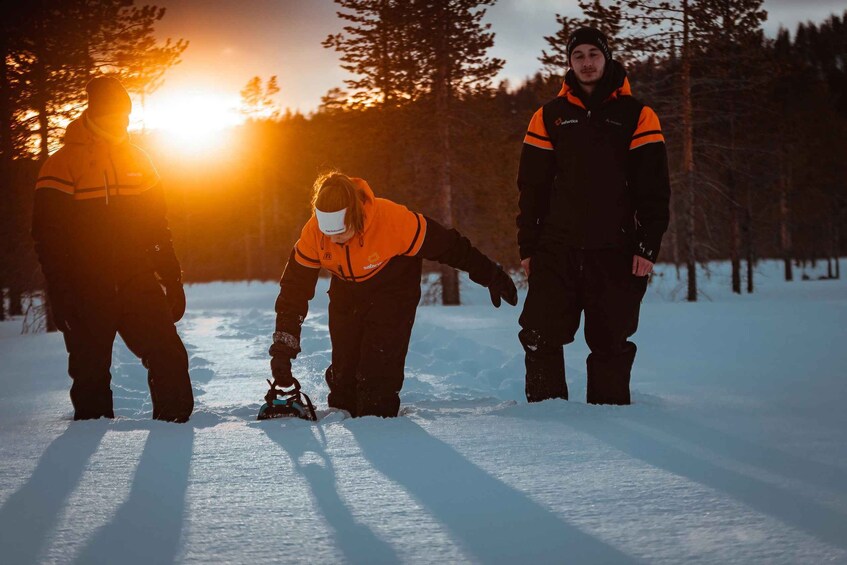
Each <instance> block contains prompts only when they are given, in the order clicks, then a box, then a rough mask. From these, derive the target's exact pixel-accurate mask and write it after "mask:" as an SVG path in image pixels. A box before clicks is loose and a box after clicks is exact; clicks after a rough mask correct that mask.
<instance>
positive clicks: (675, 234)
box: [670, 206, 682, 281]
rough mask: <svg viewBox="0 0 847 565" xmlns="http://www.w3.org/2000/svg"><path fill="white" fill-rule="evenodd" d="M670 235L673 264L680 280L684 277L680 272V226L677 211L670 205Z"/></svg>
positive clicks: (677, 278)
mask: <svg viewBox="0 0 847 565" xmlns="http://www.w3.org/2000/svg"><path fill="white" fill-rule="evenodd" d="M670 215H671V217H670V226H671V230H670V232H671V233H670V236H671V254H672V255H673V266H674V268H675V269H676V280H677V281H679V280H680V279H681V278H682V277H681V276H680V273H679V231H678V230H679V226H678V225H677V222H676V212H675V211H674V207H673V206H671V207H670Z"/></svg>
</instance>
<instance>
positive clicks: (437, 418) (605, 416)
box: [0, 263, 847, 564]
mask: <svg viewBox="0 0 847 565" xmlns="http://www.w3.org/2000/svg"><path fill="white" fill-rule="evenodd" d="M662 271H663V275H662V276H659V277H656V278H655V279H654V282H653V284H651V286H650V289H649V290H648V294H647V297H646V298H645V304H644V307H643V309H642V317H641V327H640V330H639V332H638V334H637V335H636V338H635V340H636V342H637V343H638V345H639V355H638V358H637V360H636V366H635V369H634V371H633V397H634V402H635V403H634V404H633V405H632V406H629V407H610V406H590V405H587V404H585V401H584V399H585V362H584V359H585V356H586V355H587V353H588V351H587V348H586V346H585V344H584V342H583V341H582V336H581V335H580V336H578V337H577V341H576V342H575V343H574V344H572V345H569V346H568V347H567V348H566V363H567V370H568V375H569V385H570V389H571V396H572V399H573V400H572V401H570V402H564V401H547V402H544V403H540V404H535V405H528V404H526V402H525V401H524V399H523V356H522V351H521V348H520V345H519V343H518V341H517V337H516V333H517V317H518V314H519V309H518V308H509V307H504V308H501V309H499V310H496V309H494V308H492V307H491V305H490V304H488V303H487V293H486V291H485V290H484V289H479V288H477V287H475V286H474V285H472V283H470V282H468V281H467V280H465V281H464V282H463V289H464V293H465V294H464V296H465V298H466V300H467V301H468V302H469V305H467V306H462V307H452V308H451V307H435V306H426V307H421V308H420V309H419V312H418V318H417V322H416V325H415V330H414V334H413V338H412V344H411V347H410V352H409V355H408V358H407V369H406V374H407V377H406V383H405V387H404V389H403V395H402V399H403V405H404V409H403V410H404V413H405V416H404V417H400V418H397V419H393V420H382V419H377V418H362V419H356V420H353V419H344V418H343V417H342V415H341V414H340V413H333V412H330V413H327V411H326V410H325V408H326V405H325V402H326V393H327V389H326V385H325V383H324V382H323V371H324V369H325V368H326V366H327V364H328V362H329V355H330V354H329V338H328V334H327V326H326V321H327V314H326V301H327V298H326V294H325V292H322V291H323V290H325V287H326V281H325V280H322V281H321V282H320V283H319V284H320V285H322V286H321V289H320V290H321V291H320V292H318V293H317V297H316V299H315V300H314V301H313V303H312V307H311V313H310V315H309V317H308V319H307V321H306V324H305V327H304V332H303V350H304V353H303V354H302V355H301V356H300V358H298V359H297V360H296V361H295V364H294V365H295V371H296V373H297V374H298V375H299V376H300V377H301V381H302V382H303V385H304V390H305V391H307V392H308V393H309V394H310V395H311V396H312V398H313V399H314V400H315V401H316V402H317V403H318V404H319V408H322V409H323V410H322V413H323V414H325V418H324V419H323V420H322V421H321V422H319V423H318V424H311V423H309V422H305V421H301V420H273V421H267V422H261V423H260V422H256V421H255V415H256V413H257V410H258V408H259V405H260V402H261V398H262V396H263V395H264V393H265V391H266V384H265V382H264V378H265V377H266V376H267V372H268V371H267V367H268V358H267V354H266V350H267V347H268V345H269V336H270V333H271V331H272V328H273V312H272V308H273V302H274V298H275V296H276V293H277V287H276V285H274V284H225V283H215V284H206V285H197V286H193V287H190V288H189V289H188V305H189V311H188V313H187V314H186V317H185V320H184V321H183V322H181V323H180V324H179V329H180V333H181V334H182V336H183V337H184V339H185V342H186V345H187V347H188V348H189V351H190V355H191V374H192V378H193V382H194V386H195V391H196V397H197V410H196V412H195V415H194V417H193V418H192V420H191V422H190V423H189V424H187V425H176V424H166V423H161V422H152V421H150V420H149V417H150V403H149V394H148V391H147V387H146V379H145V371H144V369H143V367H142V366H141V365H140V363H139V362H138V360H136V359H135V358H134V357H133V356H132V355H131V354H130V353H129V351H128V350H127V349H126V348H125V346H124V345H123V344H121V343H116V345H115V348H114V360H113V367H112V374H113V389H114V392H115V408H116V413H117V415H118V418H117V419H116V420H114V421H105V420H101V421H94V422H79V423H73V422H71V420H70V419H71V407H70V401H69V399H68V394H67V390H68V386H69V379H68V378H67V376H66V372H65V362H66V354H65V350H64V346H63V343H62V339H61V336H59V335H55V334H54V335H43V334H42V335H19V333H20V327H21V322H20V320H14V321H11V322H5V323H2V324H0V356H1V358H2V364H0V563H4V564H25V563H83V564H89V563H144V564H148V563H157V564H158V563H171V562H179V563H256V562H317V563H332V562H352V563H392V562H427V563H428V562H439V563H448V562H482V563H524V562H537V563H564V562H567V563H637V562H649V563H681V562H695V563H696V562H702V563H768V564H771V563H828V562H834V563H847V442H845V439H846V438H845V430H847V410H844V405H845V403H846V402H847V340H845V329H844V323H845V320H847V281H845V280H841V281H829V280H826V281H819V280H812V281H796V282H793V283H785V282H783V281H782V280H781V276H780V275H781V271H780V266H779V264H776V263H764V264H762V265H761V266H760V268H759V273H758V279H757V283H758V284H759V289H758V291H757V292H756V293H755V294H753V295H746V296H734V295H732V294H731V293H730V292H729V289H728V286H729V284H728V281H727V274H726V267H725V266H724V265H719V266H714V267H713V271H712V273H711V278H710V279H706V277H705V275H704V276H703V277H701V284H702V286H703V290H704V296H703V298H702V300H701V301H700V302H697V303H694V304H689V303H685V302H680V300H681V299H682V297H683V293H684V285H683V284H682V283H680V282H678V281H677V280H676V276H675V274H674V272H673V270H672V269H670V268H668V267H663V268H662ZM683 275H684V273H683Z"/></svg>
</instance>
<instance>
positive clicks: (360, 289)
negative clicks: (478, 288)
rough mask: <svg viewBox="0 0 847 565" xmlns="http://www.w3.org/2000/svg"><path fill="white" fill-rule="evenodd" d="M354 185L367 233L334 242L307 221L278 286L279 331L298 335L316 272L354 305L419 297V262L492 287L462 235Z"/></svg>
mask: <svg viewBox="0 0 847 565" xmlns="http://www.w3.org/2000/svg"><path fill="white" fill-rule="evenodd" d="M352 180H353V183H354V184H355V185H356V189H357V191H358V193H359V195H360V198H361V199H362V202H363V210H364V229H363V230H362V232H361V233H357V234H356V235H354V236H353V238H352V239H350V240H349V241H348V242H347V243H345V244H337V243H333V242H332V240H330V238H329V237H327V236H326V235H324V234H323V233H322V232H321V231H320V229H318V222H317V219H316V218H315V216H314V214H313V215H312V217H311V218H310V219H309V221H308V222H306V225H305V226H304V227H303V231H302V232H301V234H300V239H299V240H298V241H297V243H296V244H295V245H294V249H293V250H292V252H291V256H290V258H289V260H288V264H287V265H286V266H285V271H284V272H283V275H282V279H281V280H280V293H279V296H278V298H277V301H276V312H277V323H276V329H277V331H282V332H286V333H289V334H291V335H294V336H295V337H299V335H300V324H301V323H302V322H303V320H304V319H305V317H306V313H307V312H308V302H309V300H311V299H312V297H313V296H314V294H315V284H316V283H317V279H318V272H319V271H320V269H321V268H323V269H326V270H327V271H329V273H330V274H331V275H332V282H331V283H330V296H331V298H332V299H333V300H339V301H346V302H350V303H351V306H353V304H352V303H354V302H357V301H361V300H368V299H369V297H371V296H372V295H373V294H376V293H379V294H383V295H391V296H398V295H413V294H416V295H418V296H419V295H420V276H421V263H422V259H430V260H433V261H438V262H440V263H443V264H446V265H449V266H451V267H453V268H456V269H460V270H462V271H466V272H468V273H469V274H470V278H471V280H473V281H474V282H476V283H478V284H481V285H483V286H487V285H488V283H490V282H491V280H492V278H493V277H494V274H495V271H496V269H497V266H496V264H495V263H494V262H493V261H491V260H490V259H489V258H488V257H486V256H485V255H483V254H482V253H481V252H480V251H479V250H477V249H476V248H475V247H473V246H472V245H471V243H470V241H469V240H468V239H467V238H466V237H464V236H462V235H461V234H460V233H459V232H457V231H456V230H455V229H447V228H445V227H444V226H442V225H441V224H439V223H438V222H436V221H435V220H432V219H431V218H428V217H426V216H424V215H423V214H418V213H415V212H412V211H410V210H409V209H408V208H406V207H405V206H402V205H400V204H396V203H394V202H392V201H390V200H386V199H384V198H376V197H375V196H374V193H373V191H372V190H371V188H370V186H368V184H367V182H365V181H364V180H362V179H357V178H354V179H352Z"/></svg>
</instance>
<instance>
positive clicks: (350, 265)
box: [344, 245, 356, 282]
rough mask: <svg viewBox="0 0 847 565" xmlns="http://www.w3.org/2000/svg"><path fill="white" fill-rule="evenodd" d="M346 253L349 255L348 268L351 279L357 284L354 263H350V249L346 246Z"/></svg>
mask: <svg viewBox="0 0 847 565" xmlns="http://www.w3.org/2000/svg"><path fill="white" fill-rule="evenodd" d="M344 251H345V252H346V253H347V267H348V268H349V269H350V278H351V279H352V280H353V282H356V277H355V276H354V275H353V263H352V262H351V261H350V248H349V247H347V246H346V245H345V246H344Z"/></svg>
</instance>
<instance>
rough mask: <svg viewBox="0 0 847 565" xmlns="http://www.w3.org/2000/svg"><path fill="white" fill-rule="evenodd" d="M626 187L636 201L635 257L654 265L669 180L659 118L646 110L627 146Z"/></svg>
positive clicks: (666, 216) (667, 202) (663, 225)
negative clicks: (637, 256) (627, 186)
mask: <svg viewBox="0 0 847 565" xmlns="http://www.w3.org/2000/svg"><path fill="white" fill-rule="evenodd" d="M628 169H629V170H628V184H629V186H630V187H631V188H632V190H633V194H634V198H635V217H636V220H637V228H636V232H635V250H634V252H635V254H637V255H639V256H641V257H644V258H645V259H647V260H648V261H651V262H653V263H655V262H656V260H657V259H658V257H659V249H660V248H661V245H662V236H663V235H664V233H665V231H666V230H667V229H668V222H669V219H670V210H669V206H670V195H671V188H670V178H669V174H668V156H667V151H666V149H665V138H664V136H663V135H662V127H661V125H660V124H659V118H658V116H656V113H655V112H654V111H653V110H652V109H651V108H649V107H647V106H645V107H644V108H643V109H642V110H641V115H640V117H639V119H638V126H637V127H636V129H635V133H634V134H633V136H632V141H631V143H630V146H629V164H628Z"/></svg>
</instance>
